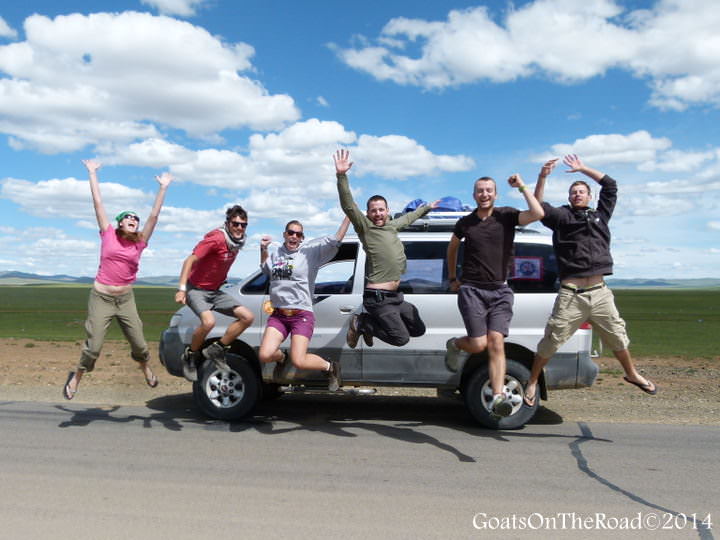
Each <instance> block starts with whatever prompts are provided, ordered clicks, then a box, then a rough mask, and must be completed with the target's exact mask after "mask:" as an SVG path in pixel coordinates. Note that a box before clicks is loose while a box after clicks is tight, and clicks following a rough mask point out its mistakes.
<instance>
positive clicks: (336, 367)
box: [328, 361, 341, 392]
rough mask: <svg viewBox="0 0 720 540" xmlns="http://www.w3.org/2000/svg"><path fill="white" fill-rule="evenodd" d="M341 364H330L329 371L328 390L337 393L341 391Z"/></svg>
mask: <svg viewBox="0 0 720 540" xmlns="http://www.w3.org/2000/svg"><path fill="white" fill-rule="evenodd" d="M340 383H341V380H340V362H339V361H338V362H330V369H329V370H328V390H330V391H331V392H337V391H338V390H339V389H340Z"/></svg>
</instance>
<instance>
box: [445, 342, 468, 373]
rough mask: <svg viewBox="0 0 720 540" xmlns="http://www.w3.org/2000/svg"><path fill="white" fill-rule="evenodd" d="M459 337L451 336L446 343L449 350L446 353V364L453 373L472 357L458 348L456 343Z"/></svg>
mask: <svg viewBox="0 0 720 540" xmlns="http://www.w3.org/2000/svg"><path fill="white" fill-rule="evenodd" d="M456 339H457V338H450V339H448V340H447V343H446V344H445V348H446V349H447V352H446V353H445V366H447V368H448V369H449V370H450V371H452V372H453V373H454V372H456V371H457V370H458V368H459V367H460V364H461V363H462V364H464V363H465V361H466V360H467V359H468V358H469V357H470V354H469V353H467V352H465V351H463V350H462V349H460V348H458V346H457V345H456V344H455V340H456Z"/></svg>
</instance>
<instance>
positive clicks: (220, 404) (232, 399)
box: [193, 353, 260, 420]
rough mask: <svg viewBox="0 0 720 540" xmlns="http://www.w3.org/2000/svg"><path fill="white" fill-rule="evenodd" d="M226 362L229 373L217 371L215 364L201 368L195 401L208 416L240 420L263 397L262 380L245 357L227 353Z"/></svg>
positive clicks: (206, 363) (196, 382)
mask: <svg viewBox="0 0 720 540" xmlns="http://www.w3.org/2000/svg"><path fill="white" fill-rule="evenodd" d="M225 361H226V362H227V364H228V365H229V366H230V370H229V371H225V370H220V369H218V368H216V367H215V365H214V364H213V363H212V362H205V363H204V364H203V365H202V366H201V367H200V368H198V380H197V381H195V382H194V383H193V398H194V399H195V403H197V405H198V407H199V408H200V410H202V412H203V413H205V414H206V415H207V416H209V417H211V418H217V419H219V420H237V419H239V418H242V417H244V416H246V415H247V414H248V413H249V412H250V411H251V410H252V409H253V407H255V404H256V403H257V401H258V399H259V397H260V380H259V379H258V376H257V374H256V373H255V371H254V370H253V369H252V367H250V365H249V364H248V362H247V360H246V359H245V358H244V357H242V356H239V355H237V354H232V353H228V354H227V355H226V357H225Z"/></svg>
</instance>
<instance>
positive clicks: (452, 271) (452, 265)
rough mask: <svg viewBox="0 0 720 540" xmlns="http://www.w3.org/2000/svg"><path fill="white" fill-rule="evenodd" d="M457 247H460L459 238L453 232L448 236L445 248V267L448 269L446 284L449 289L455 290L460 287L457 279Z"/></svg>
mask: <svg viewBox="0 0 720 540" xmlns="http://www.w3.org/2000/svg"><path fill="white" fill-rule="evenodd" d="M458 249H460V239H459V238H458V237H457V236H455V235H454V234H453V235H452V236H451V237H450V242H449V243H448V248H447V269H448V282H449V283H448V285H449V287H450V290H451V291H453V292H457V290H458V289H459V288H460V282H459V281H458V279H457V274H456V272H457V257H458Z"/></svg>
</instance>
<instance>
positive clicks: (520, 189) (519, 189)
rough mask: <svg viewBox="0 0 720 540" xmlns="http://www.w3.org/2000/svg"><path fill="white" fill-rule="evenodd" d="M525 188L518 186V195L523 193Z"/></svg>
mask: <svg viewBox="0 0 720 540" xmlns="http://www.w3.org/2000/svg"><path fill="white" fill-rule="evenodd" d="M526 187H527V186H520V187H518V191H519V192H520V193H522V192H523V191H525V188H526Z"/></svg>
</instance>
